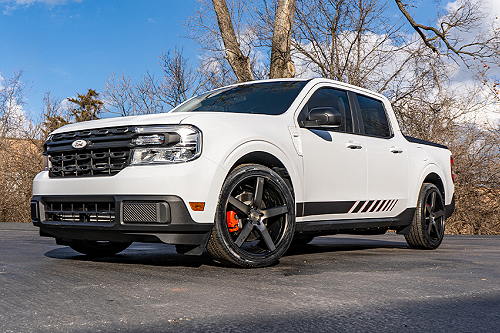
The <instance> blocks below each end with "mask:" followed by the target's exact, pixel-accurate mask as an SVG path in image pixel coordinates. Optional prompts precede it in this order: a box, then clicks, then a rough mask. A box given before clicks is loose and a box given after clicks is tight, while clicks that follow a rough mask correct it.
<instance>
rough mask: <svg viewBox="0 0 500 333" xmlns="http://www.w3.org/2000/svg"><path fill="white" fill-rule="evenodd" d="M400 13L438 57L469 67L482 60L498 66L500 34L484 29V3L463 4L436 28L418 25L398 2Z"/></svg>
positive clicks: (468, 0)
mask: <svg viewBox="0 0 500 333" xmlns="http://www.w3.org/2000/svg"><path fill="white" fill-rule="evenodd" d="M394 1H395V2H396V4H397V5H398V8H399V10H400V11H401V13H402V14H403V16H404V17H405V18H406V20H407V21H408V22H409V23H410V25H411V26H412V28H413V29H414V30H415V31H416V32H417V33H418V35H419V36H420V38H421V39H422V41H423V42H424V44H425V45H426V46H427V47H428V48H430V49H431V50H432V51H433V52H435V53H436V54H447V55H451V56H458V57H459V58H460V59H462V60H463V61H464V63H465V64H466V65H467V66H469V63H470V61H471V60H474V59H480V60H482V61H485V62H490V61H493V62H495V63H496V64H498V60H499V44H500V31H498V29H491V30H490V31H482V30H481V25H482V23H483V22H484V20H485V18H486V17H487V16H488V15H487V13H486V12H484V10H483V8H484V4H483V2H482V0H460V1H457V2H456V5H457V6H456V7H455V8H453V7H450V8H451V9H450V12H449V13H448V14H447V15H442V16H441V18H440V20H439V21H440V22H439V24H438V25H437V26H436V27H435V26H430V25H424V24H420V23H417V22H416V21H415V19H414V18H413V17H412V15H411V14H410V12H409V11H408V9H407V7H408V5H405V4H403V2H402V0H394Z"/></svg>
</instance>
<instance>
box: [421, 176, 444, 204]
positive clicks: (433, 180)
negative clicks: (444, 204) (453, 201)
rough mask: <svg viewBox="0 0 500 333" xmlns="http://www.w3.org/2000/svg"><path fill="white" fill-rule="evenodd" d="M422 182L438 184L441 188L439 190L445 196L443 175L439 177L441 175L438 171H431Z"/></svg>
mask: <svg viewBox="0 0 500 333" xmlns="http://www.w3.org/2000/svg"><path fill="white" fill-rule="evenodd" d="M422 183H431V184H434V185H436V187H437V188H438V189H439V192H441V195H442V196H443V198H445V189H444V184H443V180H442V179H441V177H439V175H438V174H437V173H435V172H431V173H430V174H428V175H427V176H426V177H425V179H424V181H423V182H422Z"/></svg>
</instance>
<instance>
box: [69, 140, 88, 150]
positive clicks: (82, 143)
mask: <svg viewBox="0 0 500 333" xmlns="http://www.w3.org/2000/svg"><path fill="white" fill-rule="evenodd" d="M87 144H88V142H87V141H86V140H81V139H80V140H75V141H73V143H72V144H71V146H72V147H73V148H75V149H82V148H85V147H87Z"/></svg>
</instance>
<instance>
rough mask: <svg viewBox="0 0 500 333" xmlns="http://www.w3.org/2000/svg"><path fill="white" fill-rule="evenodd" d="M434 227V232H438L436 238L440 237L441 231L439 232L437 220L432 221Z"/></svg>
mask: <svg viewBox="0 0 500 333" xmlns="http://www.w3.org/2000/svg"><path fill="white" fill-rule="evenodd" d="M432 228H433V229H434V232H435V233H436V238H438V237H439V234H440V232H439V227H438V225H437V223H436V222H435V221H433V222H432Z"/></svg>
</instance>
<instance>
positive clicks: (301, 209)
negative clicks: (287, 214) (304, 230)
mask: <svg viewBox="0 0 500 333" xmlns="http://www.w3.org/2000/svg"><path fill="white" fill-rule="evenodd" d="M296 206H297V207H296V208H295V216H296V217H302V216H304V203H303V202H297V205H296Z"/></svg>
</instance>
